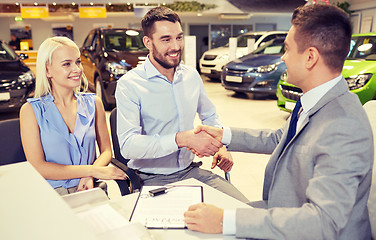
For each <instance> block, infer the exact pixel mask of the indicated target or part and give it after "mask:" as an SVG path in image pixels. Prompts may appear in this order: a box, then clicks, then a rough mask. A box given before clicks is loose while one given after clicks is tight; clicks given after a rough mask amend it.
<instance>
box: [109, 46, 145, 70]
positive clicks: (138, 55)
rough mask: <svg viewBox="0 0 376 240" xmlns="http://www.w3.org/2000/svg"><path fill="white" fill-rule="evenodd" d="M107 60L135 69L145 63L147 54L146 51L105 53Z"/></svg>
mask: <svg viewBox="0 0 376 240" xmlns="http://www.w3.org/2000/svg"><path fill="white" fill-rule="evenodd" d="M107 54H108V56H107V60H108V61H110V62H116V63H121V64H122V65H126V66H127V67H130V66H132V68H133V67H136V66H137V65H138V64H140V63H142V62H144V61H145V59H146V56H147V55H148V54H149V51H148V50H145V51H122V52H120V51H116V52H107Z"/></svg>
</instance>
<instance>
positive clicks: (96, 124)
mask: <svg viewBox="0 0 376 240" xmlns="http://www.w3.org/2000/svg"><path fill="white" fill-rule="evenodd" d="M36 76H37V78H36V87H35V95H34V97H35V98H32V99H28V102H27V103H25V104H24V105H23V106H22V108H21V111H20V124H21V138H22V144H23V148H24V151H25V155H26V158H27V160H28V161H29V162H30V163H31V164H32V165H33V166H34V167H35V168H36V170H37V171H38V172H39V173H40V174H41V175H42V176H43V177H44V178H46V180H47V181H48V182H49V184H50V185H51V186H52V187H53V188H55V189H56V191H58V192H59V194H61V195H64V194H68V193H72V192H76V191H82V190H86V189H90V188H93V187H94V178H99V179H107V180H108V179H125V178H126V175H125V173H124V172H123V171H122V170H120V169H118V168H115V167H112V166H107V165H108V164H109V162H110V161H111V157H112V151H111V143H110V138H109V134H108V129H107V126H106V119H105V111H104V108H103V104H102V102H101V100H100V99H99V98H97V97H95V95H94V94H92V93H82V92H80V87H81V85H83V86H84V88H85V90H86V89H87V79H86V77H85V75H84V73H83V69H82V65H81V60H80V51H79V49H78V47H77V45H76V44H75V43H74V42H73V41H72V40H70V39H69V38H66V37H52V38H48V39H46V40H45V41H44V42H43V43H42V44H41V46H40V47H39V51H38V57H37V65H36ZM96 142H97V144H98V147H99V156H98V157H97V158H96V147H95V143H96Z"/></svg>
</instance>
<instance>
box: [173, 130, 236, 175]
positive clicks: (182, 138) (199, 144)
mask: <svg viewBox="0 0 376 240" xmlns="http://www.w3.org/2000/svg"><path fill="white" fill-rule="evenodd" d="M222 137H223V129H221V128H215V127H211V126H207V125H205V126H198V127H197V128H196V129H193V130H190V131H182V132H178V133H177V134H176V143H177V145H178V147H186V148H187V149H188V150H190V151H192V152H193V153H194V154H196V155H197V156H198V157H200V158H201V157H209V156H214V157H213V162H212V167H211V168H214V167H215V166H218V167H219V168H221V169H222V170H224V171H226V172H229V171H230V170H231V168H232V166H233V161H232V157H231V154H230V153H229V152H227V150H226V147H224V146H223V144H222V142H221V141H222Z"/></svg>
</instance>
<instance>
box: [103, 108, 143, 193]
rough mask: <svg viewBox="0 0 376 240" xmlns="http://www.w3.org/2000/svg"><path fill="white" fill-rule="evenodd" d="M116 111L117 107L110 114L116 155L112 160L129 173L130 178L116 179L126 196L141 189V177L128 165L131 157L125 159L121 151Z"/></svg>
mask: <svg viewBox="0 0 376 240" xmlns="http://www.w3.org/2000/svg"><path fill="white" fill-rule="evenodd" d="M116 113H117V110H116V108H114V109H113V110H112V111H111V114H110V128H111V139H112V147H113V149H114V155H115V158H113V159H112V160H111V163H112V164H113V165H115V166H117V167H118V168H120V169H121V170H123V171H124V172H125V173H126V174H127V177H128V179H126V180H115V181H116V183H117V184H118V185H119V188H120V192H121V195H122V196H124V195H127V194H129V193H132V192H138V191H139V190H140V189H141V179H140V177H139V176H138V175H137V174H136V173H135V172H134V171H133V169H130V168H128V167H127V163H128V161H129V159H125V158H124V157H123V156H122V155H121V153H120V146H119V139H118V136H117V130H116V129H117V126H116V122H117V120H116Z"/></svg>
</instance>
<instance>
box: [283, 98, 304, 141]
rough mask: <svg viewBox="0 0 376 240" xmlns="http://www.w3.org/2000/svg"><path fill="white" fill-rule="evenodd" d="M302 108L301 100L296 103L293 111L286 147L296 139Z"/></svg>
mask: <svg viewBox="0 0 376 240" xmlns="http://www.w3.org/2000/svg"><path fill="white" fill-rule="evenodd" d="M301 107H302V104H301V102H300V99H299V100H298V101H297V102H296V104H295V107H294V110H293V111H292V115H291V120H290V125H289V131H288V132H287V138H286V142H285V147H286V145H287V144H288V143H289V142H290V141H291V139H292V138H293V137H294V135H295V133H296V124H297V122H298V113H299V110H300V108H301Z"/></svg>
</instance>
